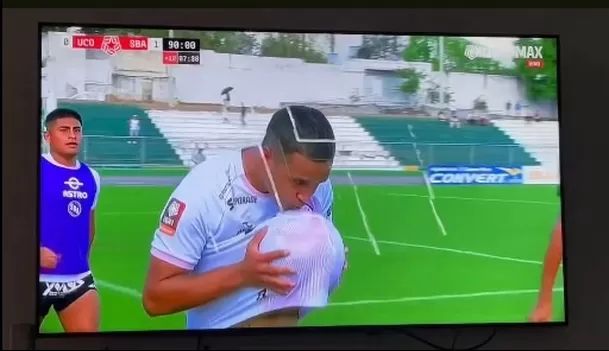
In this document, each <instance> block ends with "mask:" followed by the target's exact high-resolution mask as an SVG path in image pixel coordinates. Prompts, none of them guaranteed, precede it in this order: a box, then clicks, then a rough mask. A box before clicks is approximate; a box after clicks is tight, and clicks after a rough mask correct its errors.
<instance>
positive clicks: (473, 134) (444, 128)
mask: <svg viewBox="0 0 609 351" xmlns="http://www.w3.org/2000/svg"><path fill="white" fill-rule="evenodd" d="M357 120H358V122H359V123H360V124H361V125H362V127H364V128H365V129H366V130H367V131H368V132H369V133H370V134H371V135H372V136H373V137H374V138H375V139H376V140H377V141H378V142H380V143H381V144H382V145H384V146H385V148H386V149H387V150H388V151H389V152H390V153H391V154H392V155H393V156H394V157H395V158H396V159H397V160H398V161H399V162H400V163H402V164H403V165H417V166H421V162H420V161H419V157H420V159H421V160H422V163H423V164H422V166H423V167H426V166H429V165H447V166H448V165H452V166H482V165H486V166H499V167H510V166H528V165H538V164H539V162H537V161H536V160H535V159H534V158H533V157H531V155H530V154H529V153H528V152H526V151H525V150H524V148H523V147H522V146H521V145H519V144H517V143H515V142H514V141H513V140H512V139H511V138H510V137H508V136H507V135H506V134H505V133H503V132H502V131H501V130H500V129H498V128H497V127H495V126H493V125H490V126H484V127H481V126H468V125H463V126H462V127H461V128H450V126H449V125H448V123H446V122H441V121H438V120H432V119H424V118H387V117H385V118H383V117H359V118H357ZM417 150H418V152H419V155H418V156H417Z"/></svg>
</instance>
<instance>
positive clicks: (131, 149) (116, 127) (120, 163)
mask: <svg viewBox="0 0 609 351" xmlns="http://www.w3.org/2000/svg"><path fill="white" fill-rule="evenodd" d="M58 106H59V107H65V108H71V109H74V110H76V111H78V112H79V113H80V114H81V115H82V117H83V130H84V133H85V138H84V141H83V155H82V157H81V158H82V159H83V160H85V161H86V162H88V163H89V164H91V165H98V166H116V167H133V166H139V165H142V164H146V165H176V164H177V165H179V164H180V160H179V158H178V156H177V155H176V153H175V152H174V151H173V149H172V148H171V146H170V145H169V143H168V142H167V140H166V139H165V138H163V136H162V134H161V133H160V132H159V130H158V129H157V128H156V127H155V126H154V125H153V124H152V121H151V120H150V118H148V115H147V114H146V111H144V110H142V109H141V108H138V107H135V106H127V105H113V104H104V103H81V102H60V103H59V104H58ZM133 115H137V116H138V118H139V120H140V137H141V139H140V141H139V142H138V143H136V144H130V143H128V141H129V138H128V135H129V129H128V121H129V119H130V118H131V117H132V116H133Z"/></svg>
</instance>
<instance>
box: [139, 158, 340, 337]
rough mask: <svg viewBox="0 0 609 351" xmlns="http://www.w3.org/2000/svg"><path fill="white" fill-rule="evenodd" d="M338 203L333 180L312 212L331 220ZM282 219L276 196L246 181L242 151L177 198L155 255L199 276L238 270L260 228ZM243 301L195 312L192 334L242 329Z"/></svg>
mask: <svg viewBox="0 0 609 351" xmlns="http://www.w3.org/2000/svg"><path fill="white" fill-rule="evenodd" d="M332 203H333V191H332V184H331V183H330V181H329V180H327V181H326V182H324V183H322V184H320V185H319V186H318V188H317V190H316V191H315V193H314V194H313V196H312V197H311V200H310V201H309V203H308V204H307V206H306V208H307V209H308V210H311V211H312V212H316V213H320V214H323V215H324V216H326V217H327V218H328V219H329V220H331V219H332ZM278 213H279V206H278V205H277V202H276V200H275V198H274V196H273V195H272V194H263V193H261V192H259V191H257V190H256V189H255V188H254V187H253V186H252V185H251V184H250V182H249V181H248V179H247V178H246V176H245V171H244V169H243V159H242V152H241V150H238V151H236V152H230V153H227V154H225V155H222V156H216V157H213V158H209V159H208V160H207V161H206V162H203V163H201V164H199V165H197V166H196V167H194V168H193V169H192V170H191V171H190V172H189V173H188V175H186V177H184V179H183V180H182V182H181V183H180V184H179V185H178V186H177V187H176V189H175V190H174V191H173V193H172V194H171V196H170V199H169V201H168V202H167V204H166V206H165V209H164V210H163V213H162V214H161V218H160V226H159V228H158V229H157V231H156V232H155V234H154V239H153V241H152V249H151V254H152V255H153V256H155V257H156V258H158V259H161V260H163V261H166V262H168V263H171V264H173V265H175V266H178V267H181V268H184V269H188V270H192V271H194V272H197V273H204V272H208V271H211V270H214V269H217V268H219V267H225V266H228V265H232V264H235V263H238V262H240V261H241V260H243V258H244V256H245V248H246V246H247V243H248V242H249V241H250V240H251V238H252V236H253V234H255V231H254V228H255V227H256V226H258V225H259V224H260V223H262V222H264V221H266V220H268V219H270V218H272V217H274V216H276V215H277V214H278ZM255 295H256V294H254V296H255ZM241 298H242V296H241V295H240V294H236V295H231V296H227V297H224V298H220V299H217V300H216V301H213V302H211V303H208V304H206V305H204V306H200V307H197V308H194V309H192V310H189V311H188V312H187V313H186V316H187V322H186V324H187V328H188V329H207V328H227V327H230V326H232V325H235V324H237V323H239V320H238V319H239V318H241V317H239V316H237V315H239V314H240V313H238V310H239V309H240V306H244V305H243V302H242V301H241ZM252 313H254V314H253V315H256V314H255V311H253V312H252Z"/></svg>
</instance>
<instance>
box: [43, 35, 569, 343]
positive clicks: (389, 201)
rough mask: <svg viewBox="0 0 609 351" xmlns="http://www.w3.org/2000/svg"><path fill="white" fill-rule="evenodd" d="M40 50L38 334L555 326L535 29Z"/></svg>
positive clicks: (125, 38) (54, 39) (555, 152)
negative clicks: (528, 32)
mask: <svg viewBox="0 0 609 351" xmlns="http://www.w3.org/2000/svg"><path fill="white" fill-rule="evenodd" d="M40 40H41V42H40V45H41V46H40V48H41V49H40V52H41V57H40V59H41V69H40V73H41V75H40V76H41V81H40V94H41V95H40V98H41V99H40V104H41V109H40V111H41V115H40V118H41V157H40V182H41V191H40V203H41V205H40V208H39V213H40V224H39V228H40V230H39V244H40V245H39V250H40V265H39V267H40V268H39V284H38V293H37V294H38V303H37V306H38V308H37V311H38V312H37V313H38V321H39V323H40V325H39V331H40V333H41V334H57V333H80V332H89V333H90V332H137V331H155V332H156V331H176V330H212V329H213V330H216V329H229V328H238V327H341V326H342V327H346V326H348V327H352V326H368V327H369V326H388V325H409V326H422V325H473V324H517V323H538V322H551V323H565V322H566V316H565V305H564V291H563V270H562V264H561V261H562V241H561V240H562V239H561V236H562V232H561V201H560V172H559V169H560V162H559V138H558V134H559V133H558V130H559V123H558V118H559V102H558V100H559V99H558V68H557V62H558V57H557V56H558V51H557V45H558V39H557V37H531V36H522V37H501V36H489V37H472V36H442V35H436V34H420V33H418V34H416V35H415V34H413V35H408V34H403V35H396V34H394V33H389V34H379V33H358V34H354V33H348V34H347V33H322V32H315V33H295V32H263V31H239V30H215V29H214V30H197V29H178V28H175V29H169V28H114V27H87V26H77V25H73V26H65V25H64V26H50V25H48V26H44V27H41V33H40ZM320 155H321V156H320ZM290 216H292V217H290ZM286 223H288V224H286ZM290 223H291V224H290ZM315 223H317V224H315ZM263 231H266V236H261V235H260V234H259V233H260V232H263ZM288 232H290V233H288ZM290 235H291V236H290ZM299 235H300V236H299ZM290 237H295V238H297V239H294V240H293V241H291V240H288V238H290ZM298 238H300V239H298ZM303 238H304V239H303ZM315 238H317V239H315ZM275 250H287V251H289V255H288V256H287V257H283V258H277V257H275V258H276V261H272V260H271V258H269V256H270V255H271V253H273V252H277V251H275ZM265 259H266V261H265ZM270 267H274V268H273V269H277V270H279V269H282V268H283V269H288V268H289V269H292V272H291V273H287V271H286V272H284V273H283V274H281V275H277V276H274V275H272V273H273V272H275V271H273V270H272V269H271V268H270ZM337 271H338V274H337V273H336V272H337ZM280 282H283V283H284V285H281V284H280ZM288 283H290V284H291V285H289V286H288V285H287V284H288ZM280 286H282V287H283V288H282V289H283V290H282V289H280V288H279V287H280ZM269 301H272V302H269Z"/></svg>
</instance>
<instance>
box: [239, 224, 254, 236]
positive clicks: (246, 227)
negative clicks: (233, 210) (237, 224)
mask: <svg viewBox="0 0 609 351" xmlns="http://www.w3.org/2000/svg"><path fill="white" fill-rule="evenodd" d="M252 230H254V225H253V224H251V223H250V222H243V228H241V229H239V231H238V232H237V234H235V235H241V234H249V233H251V232H252Z"/></svg>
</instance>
